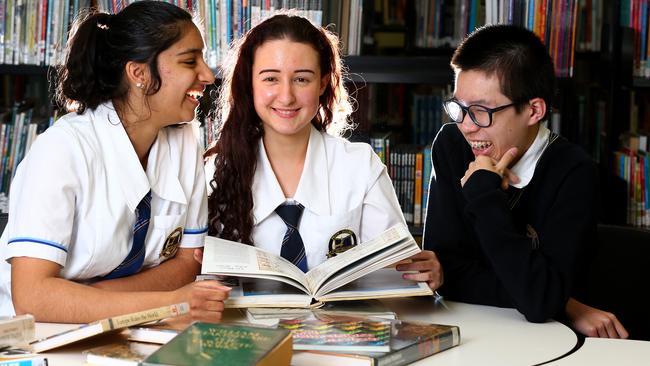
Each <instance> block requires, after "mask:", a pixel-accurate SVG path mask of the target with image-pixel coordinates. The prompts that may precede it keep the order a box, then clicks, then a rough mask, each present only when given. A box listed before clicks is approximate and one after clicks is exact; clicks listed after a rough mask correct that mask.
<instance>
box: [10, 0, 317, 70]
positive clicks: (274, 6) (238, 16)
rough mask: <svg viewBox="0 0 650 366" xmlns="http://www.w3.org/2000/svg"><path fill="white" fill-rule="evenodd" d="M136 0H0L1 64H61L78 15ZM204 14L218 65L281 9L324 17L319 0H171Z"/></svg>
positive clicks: (212, 61) (210, 56) (210, 54)
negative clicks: (240, 40)
mask: <svg viewBox="0 0 650 366" xmlns="http://www.w3.org/2000/svg"><path fill="white" fill-rule="evenodd" d="M135 1H137V0H121V1H114V0H113V1H111V0H95V1H91V0H33V1H31V0H30V1H24V0H0V64H28V65H58V64H61V63H62V62H63V59H64V57H65V55H64V54H63V46H64V45H65V43H66V40H67V36H68V30H69V29H70V27H71V25H72V22H73V21H74V17H75V16H76V15H77V14H79V13H80V11H81V10H83V9H86V8H88V7H89V6H91V5H93V6H95V7H96V8H98V9H99V10H101V11H106V12H110V13H116V12H119V11H120V10H121V9H123V8H124V7H126V6H127V5H129V4H130V3H133V2H135ZM167 2H169V3H173V4H175V5H178V6H180V7H182V8H184V9H187V10H188V11H190V12H191V13H192V14H195V15H196V17H197V18H198V19H200V20H201V26H202V28H203V29H202V32H203V34H204V36H205V41H206V48H207V60H208V65H209V66H210V67H212V68H216V67H217V65H219V64H220V62H221V59H222V57H223V56H224V55H225V53H226V52H227V50H228V46H229V45H230V43H231V42H232V41H233V40H235V39H237V38H239V37H241V35H243V34H244V33H246V32H247V31H248V30H249V29H250V28H251V27H254V26H255V25H256V24H258V23H259V22H260V21H261V20H263V19H265V18H267V17H269V16H271V15H273V14H275V13H276V12H277V11H279V10H280V9H295V12H296V14H299V15H302V16H304V17H306V18H308V19H310V20H311V21H312V22H313V23H314V24H317V25H321V23H322V21H323V20H322V16H323V12H322V1H321V0H168V1H167Z"/></svg>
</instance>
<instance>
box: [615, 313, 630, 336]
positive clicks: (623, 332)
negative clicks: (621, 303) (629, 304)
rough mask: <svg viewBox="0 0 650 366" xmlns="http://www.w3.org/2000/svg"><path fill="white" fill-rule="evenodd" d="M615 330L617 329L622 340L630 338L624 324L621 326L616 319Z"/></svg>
mask: <svg viewBox="0 0 650 366" xmlns="http://www.w3.org/2000/svg"><path fill="white" fill-rule="evenodd" d="M614 328H616V333H618V335H619V337H620V338H623V339H627V337H629V336H630V335H629V334H628V333H627V330H626V329H625V327H624V326H623V324H621V322H619V321H618V319H616V317H614Z"/></svg>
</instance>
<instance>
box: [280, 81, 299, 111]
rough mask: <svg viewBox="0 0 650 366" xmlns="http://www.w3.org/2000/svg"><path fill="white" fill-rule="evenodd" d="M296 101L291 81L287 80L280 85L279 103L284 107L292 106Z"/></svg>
mask: <svg viewBox="0 0 650 366" xmlns="http://www.w3.org/2000/svg"><path fill="white" fill-rule="evenodd" d="M295 100H296V98H295V95H294V90H293V84H292V82H291V80H285V81H283V82H281V83H280V89H279V90H278V101H279V102H280V103H282V104H283V105H285V106H286V105H291V104H292V103H293V102H294V101H295Z"/></svg>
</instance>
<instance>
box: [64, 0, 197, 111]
mask: <svg viewBox="0 0 650 366" xmlns="http://www.w3.org/2000/svg"><path fill="white" fill-rule="evenodd" d="M187 24H193V23H192V16H191V15H190V14H189V13H188V12H187V11H185V10H183V9H181V8H179V7H177V6H175V5H173V4H168V3H165V2H158V1H138V2H135V3H132V4H130V5H129V6H127V7H126V8H124V9H123V10H122V11H120V12H119V13H117V14H107V13H101V12H97V11H96V10H89V12H88V13H86V14H80V15H79V16H78V17H77V18H76V19H75V21H74V23H73V26H72V29H71V30H70V37H69V39H68V43H67V45H66V56H65V63H64V64H63V65H62V66H61V67H60V68H59V70H58V85H57V91H56V94H57V100H58V102H59V103H60V104H61V105H62V106H67V107H69V108H70V109H73V110H76V111H77V113H83V112H84V111H85V110H86V108H90V109H95V108H97V106H98V105H99V104H101V103H104V102H106V101H108V100H125V99H126V95H127V92H128V88H129V86H128V85H127V84H126V83H125V82H124V80H123V79H124V71H125V66H126V64H127V62H129V61H134V62H140V63H146V64H147V65H148V66H149V71H150V74H151V81H150V83H149V85H148V86H147V90H146V94H147V95H152V94H155V93H156V92H158V90H160V84H161V79H160V74H159V73H158V64H157V59H158V55H159V54H160V53H161V52H163V51H164V50H166V49H167V48H169V47H170V46H171V45H173V44H174V43H175V42H177V41H178V40H179V39H180V38H181V37H182V36H183V32H184V29H185V27H186V26H187Z"/></svg>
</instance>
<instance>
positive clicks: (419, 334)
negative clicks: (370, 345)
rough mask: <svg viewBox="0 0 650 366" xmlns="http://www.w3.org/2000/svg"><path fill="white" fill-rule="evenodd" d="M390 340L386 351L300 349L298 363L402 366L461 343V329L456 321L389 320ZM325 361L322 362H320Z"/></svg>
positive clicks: (295, 358) (297, 357)
mask: <svg viewBox="0 0 650 366" xmlns="http://www.w3.org/2000/svg"><path fill="white" fill-rule="evenodd" d="M387 322H389V323H390V342H389V350H388V351H387V352H340V351H338V352H331V351H321V350H310V351H307V352H297V353H296V354H295V355H294V360H295V362H296V363H300V361H301V360H302V359H303V358H304V359H305V360H311V361H312V362H313V361H314V358H317V359H319V361H324V362H326V363H327V364H333V365H347V364H351V363H353V362H354V364H355V365H361V364H366V365H373V366H383V365H391V366H401V365H407V364H410V363H412V362H415V361H417V360H420V359H422V358H425V357H428V356H431V355H434V354H436V353H439V352H442V351H444V350H447V349H449V348H452V347H455V346H457V345H458V344H460V329H459V328H458V326H454V325H441V324H432V323H423V322H411V321H401V320H390V321H387ZM320 364H323V363H320Z"/></svg>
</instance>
